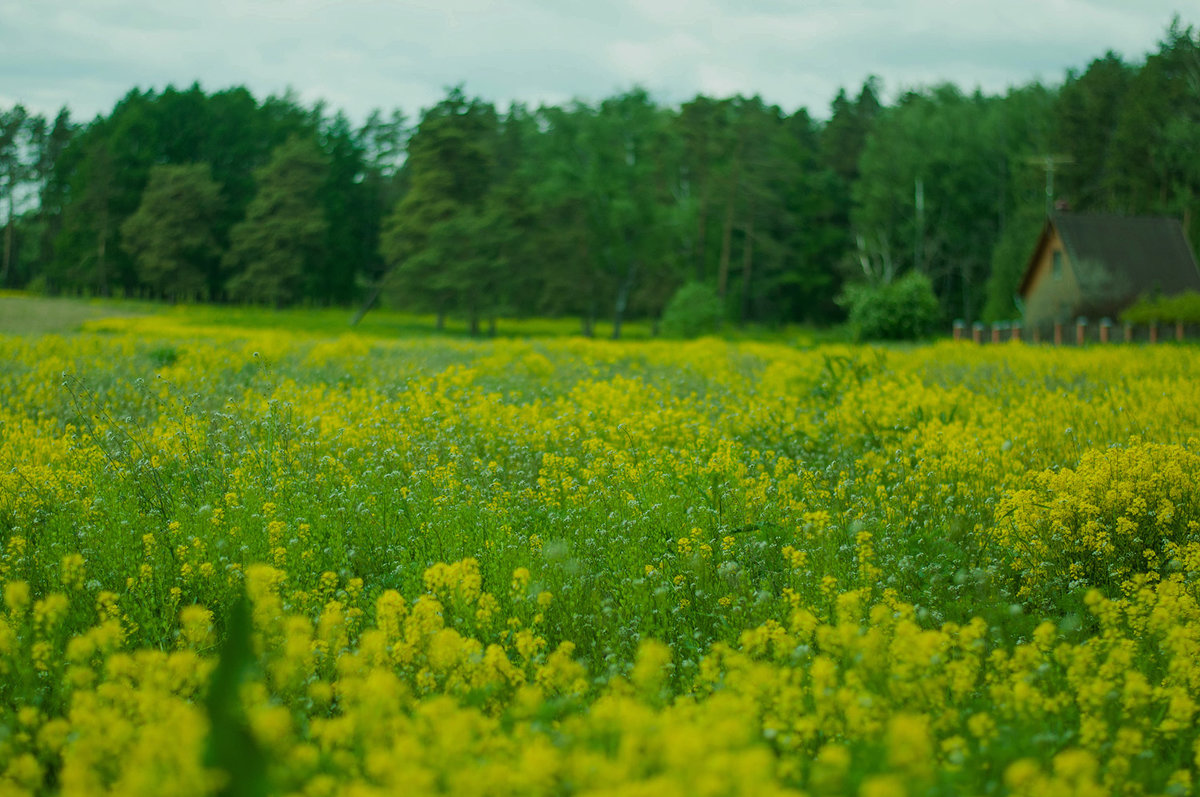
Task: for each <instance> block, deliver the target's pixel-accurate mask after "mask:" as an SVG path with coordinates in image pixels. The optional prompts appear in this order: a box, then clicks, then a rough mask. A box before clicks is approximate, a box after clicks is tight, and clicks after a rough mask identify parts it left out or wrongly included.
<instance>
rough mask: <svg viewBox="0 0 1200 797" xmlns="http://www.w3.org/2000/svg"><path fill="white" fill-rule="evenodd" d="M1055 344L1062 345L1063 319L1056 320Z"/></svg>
mask: <svg viewBox="0 0 1200 797" xmlns="http://www.w3.org/2000/svg"><path fill="white" fill-rule="evenodd" d="M1054 345H1055V346H1061V345H1062V322H1061V321H1055V322H1054Z"/></svg>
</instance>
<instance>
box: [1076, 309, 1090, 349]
mask: <svg viewBox="0 0 1200 797" xmlns="http://www.w3.org/2000/svg"><path fill="white" fill-rule="evenodd" d="M1086 341H1087V319H1086V318H1084V317H1083V316H1079V318H1076V319H1075V345H1076V346H1082V345H1083V344H1084V343H1085V342H1086Z"/></svg>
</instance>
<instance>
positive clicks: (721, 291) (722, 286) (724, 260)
mask: <svg viewBox="0 0 1200 797" xmlns="http://www.w3.org/2000/svg"><path fill="white" fill-rule="evenodd" d="M733 193H734V192H733V191H731V192H730V196H729V203H728V204H727V205H726V206H725V222H724V224H722V226H721V262H720V264H719V265H718V266H717V298H718V299H720V300H721V301H722V302H724V301H725V291H726V289H727V288H728V286H729V256H730V250H731V249H732V248H733Z"/></svg>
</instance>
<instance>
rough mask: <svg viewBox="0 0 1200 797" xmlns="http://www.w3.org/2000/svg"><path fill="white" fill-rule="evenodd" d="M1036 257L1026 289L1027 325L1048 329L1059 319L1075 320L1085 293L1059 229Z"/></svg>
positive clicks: (1053, 232) (1052, 232)
mask: <svg viewBox="0 0 1200 797" xmlns="http://www.w3.org/2000/svg"><path fill="white" fill-rule="evenodd" d="M1055 252H1061V253H1062V274H1061V277H1060V278H1058V279H1055V277H1054V273H1053V272H1054V253H1055ZM1036 258H1037V259H1036V262H1035V265H1034V269H1033V275H1032V277H1031V279H1030V281H1029V285H1028V286H1027V287H1026V290H1025V326H1026V327H1027V328H1028V329H1035V328H1036V329H1040V330H1042V332H1043V333H1046V332H1047V331H1048V330H1049V329H1051V328H1053V326H1054V322H1055V321H1061V322H1063V323H1064V324H1070V323H1072V322H1074V320H1075V308H1077V307H1079V306H1080V304H1081V302H1082V298H1083V296H1082V293H1081V292H1080V290H1079V280H1078V279H1077V277H1076V275H1075V270H1074V269H1073V268H1072V267H1071V258H1070V257H1069V256H1068V255H1067V251H1066V249H1065V247H1064V246H1063V242H1062V238H1060V237H1059V235H1058V231H1057V230H1055V229H1053V228H1052V229H1051V231H1050V235H1049V236H1047V238H1046V243H1045V244H1044V245H1043V246H1042V248H1041V251H1039V252H1038V253H1037V255H1036Z"/></svg>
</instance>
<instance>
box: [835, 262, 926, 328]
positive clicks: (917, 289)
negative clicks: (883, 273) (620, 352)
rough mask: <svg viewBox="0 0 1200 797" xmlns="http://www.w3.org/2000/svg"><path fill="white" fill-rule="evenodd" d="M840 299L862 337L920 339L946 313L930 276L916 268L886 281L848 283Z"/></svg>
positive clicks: (839, 301)
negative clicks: (870, 283)
mask: <svg viewBox="0 0 1200 797" xmlns="http://www.w3.org/2000/svg"><path fill="white" fill-rule="evenodd" d="M838 303H839V304H840V305H841V306H842V307H844V308H846V311H847V313H848V314H849V317H850V326H851V327H853V328H854V334H855V336H856V337H857V338H859V339H860V340H917V339H919V338H923V337H927V336H929V335H930V334H931V333H932V332H933V331H934V329H935V328H936V327H937V324H938V322H939V321H941V316H942V312H941V308H940V307H939V306H938V300H937V296H935V295H934V293H933V285H932V284H931V283H930V282H929V278H928V277H926V276H925V275H924V274H921V273H919V272H916V271H910V272H909V273H907V274H905V275H904V276H903V277H900V278H899V279H898V280H895V281H894V282H890V283H887V284H884V285H867V284H863V283H859V284H855V285H847V286H846V288H845V290H844V291H843V292H842V295H841V296H840V297H838Z"/></svg>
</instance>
